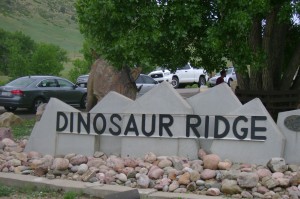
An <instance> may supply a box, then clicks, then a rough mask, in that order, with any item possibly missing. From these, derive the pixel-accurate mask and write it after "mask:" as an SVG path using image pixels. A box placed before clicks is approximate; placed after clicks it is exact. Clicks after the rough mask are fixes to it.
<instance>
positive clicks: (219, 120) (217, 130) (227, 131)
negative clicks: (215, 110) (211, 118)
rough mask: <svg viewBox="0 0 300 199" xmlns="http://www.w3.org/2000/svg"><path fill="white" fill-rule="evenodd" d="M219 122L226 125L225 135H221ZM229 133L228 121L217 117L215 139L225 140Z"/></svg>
mask: <svg viewBox="0 0 300 199" xmlns="http://www.w3.org/2000/svg"><path fill="white" fill-rule="evenodd" d="M219 122H223V123H224V124H225V130H224V132H223V133H221V134H219V133H218V132H219ZM228 133H229V122H228V120H227V119H226V118H225V117H223V116H220V115H216V116H215V131H214V138H224V137H226V135H227V134H228Z"/></svg>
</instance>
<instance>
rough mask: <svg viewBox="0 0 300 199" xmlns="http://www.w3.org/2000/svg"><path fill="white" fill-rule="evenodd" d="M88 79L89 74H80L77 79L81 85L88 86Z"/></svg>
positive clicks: (77, 82)
mask: <svg viewBox="0 0 300 199" xmlns="http://www.w3.org/2000/svg"><path fill="white" fill-rule="evenodd" d="M88 79H89V75H80V76H79V77H78V78H77V80H76V84H77V85H78V86H80V87H83V88H86V87H87V82H88Z"/></svg>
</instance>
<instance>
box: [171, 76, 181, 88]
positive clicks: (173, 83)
mask: <svg viewBox="0 0 300 199" xmlns="http://www.w3.org/2000/svg"><path fill="white" fill-rule="evenodd" d="M171 84H172V86H173V88H178V86H179V80H178V78H177V77H173V78H172V82H171Z"/></svg>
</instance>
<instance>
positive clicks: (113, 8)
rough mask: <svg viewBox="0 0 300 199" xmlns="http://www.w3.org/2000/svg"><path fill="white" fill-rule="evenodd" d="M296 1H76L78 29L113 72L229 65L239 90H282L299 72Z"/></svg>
mask: <svg viewBox="0 0 300 199" xmlns="http://www.w3.org/2000/svg"><path fill="white" fill-rule="evenodd" d="M299 4H300V3H299V1H298V0H247V1H244V0H242V1H227V0H203V1H194V0H189V1H184V3H182V1H179V0H160V1H157V0H149V1H141V0H129V1H119V0H105V1H104V0H102V1H88V0H77V2H76V10H77V13H78V18H79V23H80V30H81V32H82V33H83V34H84V36H85V37H86V39H88V40H90V41H93V44H94V45H95V47H96V50H97V52H99V54H100V55H101V57H103V58H105V59H106V60H108V61H110V62H111V63H112V64H113V65H114V66H115V67H118V68H120V67H122V66H124V65H129V66H133V65H141V66H143V67H144V68H145V69H147V67H154V66H156V65H163V64H168V65H169V67H171V68H173V69H174V68H176V67H178V66H180V65H182V64H184V63H186V62H187V61H189V60H190V61H197V64H200V65H201V66H203V67H204V68H206V69H207V70H208V71H212V70H215V69H220V68H222V67H224V65H225V60H226V59H229V60H230V61H232V62H233V63H234V66H235V68H236V70H237V73H238V84H239V87H240V88H241V89H263V90H268V89H271V90H273V89H288V88H289V87H290V85H291V83H292V79H293V77H294V75H295V72H296V71H297V68H298V67H299V65H300V60H299V59H300V58H299V57H300V56H299V54H300V53H299V51H300V50H299V49H300V47H299V46H300V43H299V42H300V31H299V28H300V27H299V22H298V23H296V22H295V19H298V20H299V7H300V6H299Z"/></svg>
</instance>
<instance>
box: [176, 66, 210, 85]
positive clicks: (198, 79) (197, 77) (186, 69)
mask: <svg viewBox="0 0 300 199" xmlns="http://www.w3.org/2000/svg"><path fill="white" fill-rule="evenodd" d="M207 80H208V75H207V72H206V70H205V69H203V68H195V67H193V66H191V64H190V63H187V64H186V65H185V66H183V67H181V68H178V69H177V70H176V72H175V74H174V75H173V77H172V85H173V87H174V88H179V87H184V86H185V85H189V84H195V83H196V84H198V86H199V87H200V86H202V85H206V81H207Z"/></svg>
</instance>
